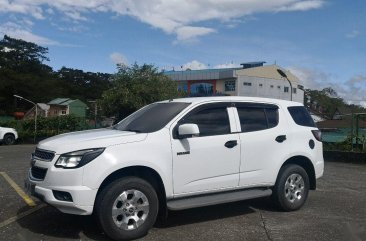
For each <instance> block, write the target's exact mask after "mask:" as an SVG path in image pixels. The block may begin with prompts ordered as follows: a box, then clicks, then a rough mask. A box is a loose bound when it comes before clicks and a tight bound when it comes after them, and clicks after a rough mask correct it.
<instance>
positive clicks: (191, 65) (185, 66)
mask: <svg viewBox="0 0 366 241" xmlns="http://www.w3.org/2000/svg"><path fill="white" fill-rule="evenodd" d="M187 69H191V70H199V69H207V65H205V64H204V63H201V62H199V61H197V60H192V61H191V62H188V63H185V64H183V70H187Z"/></svg>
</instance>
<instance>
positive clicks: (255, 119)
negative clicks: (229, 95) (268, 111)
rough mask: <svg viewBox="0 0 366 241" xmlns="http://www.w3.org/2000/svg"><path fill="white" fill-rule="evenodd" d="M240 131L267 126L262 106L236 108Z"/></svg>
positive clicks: (260, 128) (256, 129) (265, 127)
mask: <svg viewBox="0 0 366 241" xmlns="http://www.w3.org/2000/svg"><path fill="white" fill-rule="evenodd" d="M237 110H238V114H239V118H240V125H241V131H242V132H250V131H259V130H264V129H267V128H268V125H267V119H266V115H265V113H264V109H263V108H251V107H249V108H245V107H244V108H242V107H239V108H237Z"/></svg>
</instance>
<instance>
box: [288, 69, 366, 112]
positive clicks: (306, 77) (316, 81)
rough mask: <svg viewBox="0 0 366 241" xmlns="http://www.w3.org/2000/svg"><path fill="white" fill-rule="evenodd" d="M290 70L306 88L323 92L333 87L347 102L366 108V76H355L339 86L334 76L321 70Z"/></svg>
mask: <svg viewBox="0 0 366 241" xmlns="http://www.w3.org/2000/svg"><path fill="white" fill-rule="evenodd" d="M288 69H289V70H290V71H291V72H292V73H293V74H294V75H296V76H297V77H298V78H299V79H300V81H301V82H302V84H303V85H304V86H305V88H308V89H314V90H322V89H324V88H326V87H331V88H332V89H334V90H335V91H336V92H337V94H338V96H339V97H341V98H343V99H344V100H345V101H346V102H348V103H353V104H361V105H363V106H365V107H366V97H365V93H366V76H364V75H356V76H353V77H351V78H350V79H349V80H347V81H346V82H344V83H340V84H339V83H337V82H336V81H335V80H334V78H333V76H332V75H330V74H327V73H324V72H322V71H320V70H315V69H307V68H301V67H290V68H288Z"/></svg>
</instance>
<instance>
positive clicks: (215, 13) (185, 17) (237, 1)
mask: <svg viewBox="0 0 366 241" xmlns="http://www.w3.org/2000/svg"><path fill="white" fill-rule="evenodd" d="M324 4H325V0H266V1H254V0H230V1H228V0H196V1H193V0H149V1H146V0H133V1H132V0H78V1H75V0H53V1H48V0H32V1H31V0H13V1H7V0H0V12H5V13H9V12H14V13H21V14H27V15H31V16H33V17H34V18H37V19H42V18H45V16H44V13H47V14H51V15H52V14H53V13H54V11H55V10H56V11H58V12H60V13H63V14H64V15H65V16H67V17H68V18H70V19H72V20H74V21H85V20H87V14H88V13H91V12H110V13H114V14H117V15H127V16H131V17H133V18H136V19H138V20H139V21H141V22H143V23H146V24H149V25H150V26H152V27H155V28H158V29H161V30H163V31H164V32H165V33H167V34H174V35H176V36H177V39H178V40H179V41H187V40H188V41H189V40H191V39H195V38H197V37H199V36H203V35H207V34H211V33H214V32H216V30H215V29H213V28H209V27H207V26H203V23H204V22H205V21H209V20H215V21H222V22H228V21H229V22H230V21H233V20H234V21H235V20H238V19H241V18H243V17H246V16H250V15H253V14H256V13H263V12H281V11H306V10H311V9H317V8H321V7H322V6H324ZM47 14H46V15H47ZM231 26H232V27H235V26H234V25H231Z"/></svg>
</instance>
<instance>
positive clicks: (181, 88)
mask: <svg viewBox="0 0 366 241" xmlns="http://www.w3.org/2000/svg"><path fill="white" fill-rule="evenodd" d="M178 91H181V92H188V85H187V84H179V85H178Z"/></svg>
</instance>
